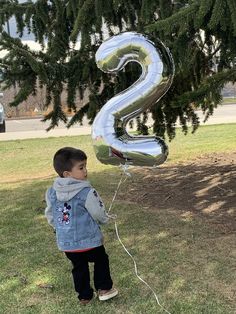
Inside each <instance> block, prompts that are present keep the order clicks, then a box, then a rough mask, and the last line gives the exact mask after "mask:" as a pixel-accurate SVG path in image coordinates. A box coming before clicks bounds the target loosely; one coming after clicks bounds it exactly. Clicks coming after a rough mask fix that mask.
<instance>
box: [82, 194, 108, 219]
mask: <svg viewBox="0 0 236 314" xmlns="http://www.w3.org/2000/svg"><path fill="white" fill-rule="evenodd" d="M85 207H86V209H87V211H88V212H89V214H90V215H91V216H92V218H93V219H94V220H95V221H97V222H98V223H100V224H105V223H107V222H108V220H109V217H108V215H107V213H106V210H105V206H104V204H103V201H102V200H101V198H100V196H99V194H98V192H97V191H96V190H95V189H93V188H92V189H91V190H90V191H89V193H88V195H87V199H86V201H85Z"/></svg>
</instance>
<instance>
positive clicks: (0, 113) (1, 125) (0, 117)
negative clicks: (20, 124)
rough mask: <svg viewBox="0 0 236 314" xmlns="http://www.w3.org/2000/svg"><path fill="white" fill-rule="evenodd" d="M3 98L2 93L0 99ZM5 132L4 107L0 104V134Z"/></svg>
mask: <svg viewBox="0 0 236 314" xmlns="http://www.w3.org/2000/svg"><path fill="white" fill-rule="evenodd" d="M2 97H3V93H0V99H1V98H2ZM4 132H6V122H5V113H4V107H3V105H2V104H1V102H0V133H4Z"/></svg>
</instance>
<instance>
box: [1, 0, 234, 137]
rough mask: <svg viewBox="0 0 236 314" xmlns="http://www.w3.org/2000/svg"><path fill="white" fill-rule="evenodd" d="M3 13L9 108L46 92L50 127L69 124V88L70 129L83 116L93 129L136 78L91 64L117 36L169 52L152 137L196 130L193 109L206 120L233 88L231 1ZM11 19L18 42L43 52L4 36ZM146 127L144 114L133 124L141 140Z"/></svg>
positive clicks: (70, 4) (21, 8)
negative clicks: (136, 35)
mask: <svg viewBox="0 0 236 314" xmlns="http://www.w3.org/2000/svg"><path fill="white" fill-rule="evenodd" d="M0 8H1V9H0V31H1V35H0V49H7V50H8V51H9V53H8V54H7V55H6V56H5V57H4V58H2V59H1V60H0V68H1V71H2V74H3V79H4V83H5V86H6V88H8V87H10V86H12V85H14V84H15V85H16V84H17V86H18V87H19V93H18V94H17V95H16V97H15V99H14V101H13V102H12V104H11V105H12V106H17V105H18V104H19V103H21V102H22V101H23V100H25V99H27V97H28V96H29V95H30V94H34V93H36V91H37V87H38V86H41V87H43V86H45V87H46V90H47V97H46V99H45V107H47V106H48V105H49V104H53V111H52V112H50V113H49V114H48V115H47V116H46V117H45V120H50V121H51V125H50V128H52V127H54V126H56V125H57V124H58V122H59V121H60V120H63V121H64V122H67V118H66V115H65V113H64V112H63V110H62V104H61V93H62V90H63V89H65V88H66V89H67V95H68V99H67V104H68V108H69V110H71V111H72V112H73V113H74V116H73V118H72V119H71V121H70V122H69V123H68V126H70V125H72V124H73V123H76V122H78V121H82V119H83V116H84V115H85V114H86V115H87V116H88V118H89V119H90V122H91V123H92V121H93V119H94V118H95V116H96V114H97V113H98V111H99V110H100V108H101V107H102V106H103V105H104V104H105V103H106V101H107V100H108V99H110V98H111V97H112V96H113V95H115V94H117V93H118V92H119V91H122V90H124V89H125V88H127V87H128V86H130V85H131V84H132V83H133V82H134V81H135V80H136V79H137V78H138V77H139V75H140V68H139V66H138V65H137V64H135V63H130V64H128V65H127V66H126V68H125V71H121V72H120V73H119V74H118V75H117V76H116V77H114V76H112V75H109V74H105V73H103V72H102V71H101V70H99V69H98V68H97V66H96V64H95V57H94V56H95V52H96V50H97V48H98V46H99V45H100V44H101V43H102V42H103V40H104V39H105V38H106V37H107V36H112V35H114V34H118V33H120V32H122V31H127V30H133V31H137V32H140V33H146V34H148V35H149V36H150V37H151V39H152V40H153V41H155V40H156V38H159V39H161V40H162V41H163V42H164V43H165V44H166V46H168V47H169V48H170V50H171V52H172V55H173V58H174V61H175V67H176V74H175V78H174V82H173V84H172V87H171V89H170V90H169V92H168V93H167V94H166V95H165V96H164V97H163V98H162V99H161V101H160V103H159V106H153V107H152V108H151V113H152V116H153V119H154V126H153V130H154V132H155V133H156V134H157V135H161V136H164V134H165V132H167V134H168V137H169V139H172V138H173V137H174V136H175V124H176V122H177V119H179V120H180V122H181V125H182V129H183V131H184V132H185V133H187V130H188V127H187V122H189V121H190V122H191V124H192V130H193V131H195V130H196V129H197V127H198V125H199V120H198V117H197V114H196V112H195V111H196V109H201V110H202V111H203V112H204V113H205V115H206V119H207V118H208V116H209V115H211V114H213V111H214V108H216V107H217V105H218V104H219V103H220V102H221V90H222V88H223V86H224V85H225V83H227V82H229V81H231V82H235V78H236V69H235V62H236V3H235V0H225V1H221V0H208V1H205V0H179V1H178V2H177V1H172V0H36V1H34V2H32V1H31V0H28V1H27V2H24V3H19V2H18V1H17V0H0ZM12 16H15V18H16V21H17V27H18V33H19V36H22V34H23V32H24V31H25V29H27V31H28V32H30V33H33V34H34V36H35V40H36V41H38V42H39V43H40V44H41V45H42V48H44V50H42V51H40V52H34V51H31V50H30V49H29V48H28V46H26V45H23V44H22V42H21V41H20V39H16V38H11V37H10V36H9V35H8V34H7V32H5V31H4V28H3V26H4V24H5V23H6V21H8V20H9V19H10V18H11V17H12ZM104 29H105V30H104ZM78 40H79V41H80V48H79V49H78V48H76V45H75V44H76V42H77V41H78ZM216 61H217V71H214V65H215V63H216ZM86 89H88V90H89V92H90V96H89V101H88V102H87V103H86V104H85V105H84V107H83V108H81V109H80V110H78V109H77V107H76V95H77V94H79V95H80V98H81V99H83V97H84V92H85V90H86ZM146 121H147V115H146V114H144V115H143V117H142V118H139V119H138V129H139V131H140V132H141V133H143V134H146V133H147V132H148V129H147V127H146V125H145V123H146Z"/></svg>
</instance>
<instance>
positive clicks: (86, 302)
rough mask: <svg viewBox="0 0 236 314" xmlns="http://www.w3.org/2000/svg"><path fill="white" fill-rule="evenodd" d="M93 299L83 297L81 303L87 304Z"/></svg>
mask: <svg viewBox="0 0 236 314" xmlns="http://www.w3.org/2000/svg"><path fill="white" fill-rule="evenodd" d="M91 300H92V299H90V300H88V299H81V300H79V302H80V304H81V305H87V304H89V303H90V302H91Z"/></svg>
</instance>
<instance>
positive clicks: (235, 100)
mask: <svg viewBox="0 0 236 314" xmlns="http://www.w3.org/2000/svg"><path fill="white" fill-rule="evenodd" d="M235 103H236V97H227V98H223V104H235Z"/></svg>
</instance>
